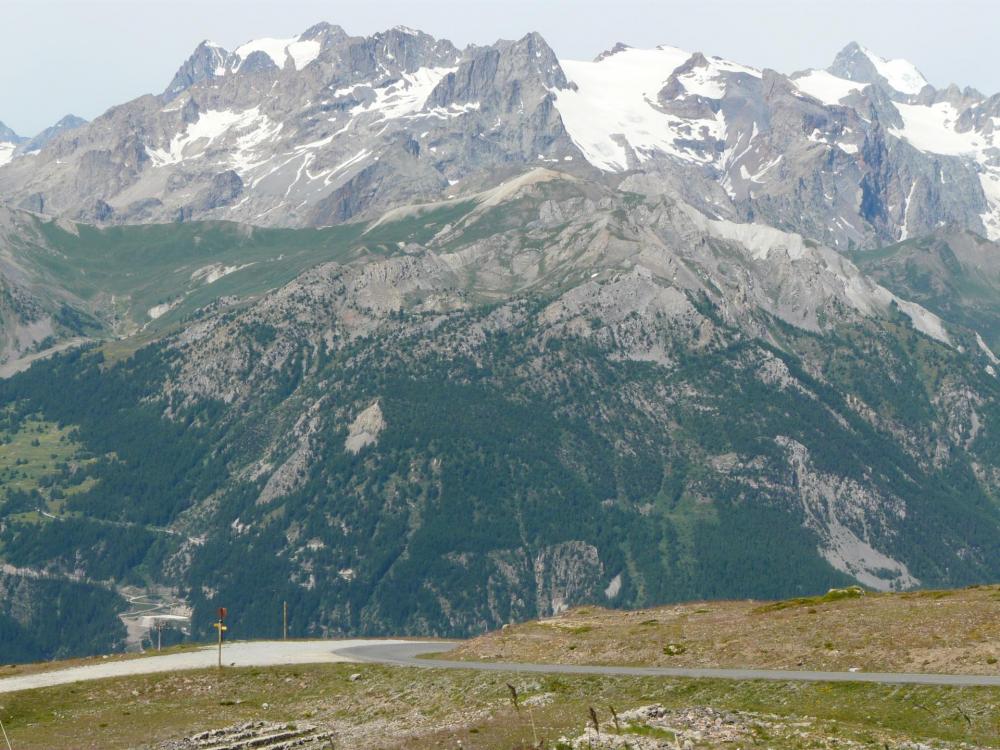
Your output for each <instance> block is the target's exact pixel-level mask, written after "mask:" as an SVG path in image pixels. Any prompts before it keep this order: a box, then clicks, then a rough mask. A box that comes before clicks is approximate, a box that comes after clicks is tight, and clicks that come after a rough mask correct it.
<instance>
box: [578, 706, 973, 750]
mask: <svg viewBox="0 0 1000 750" xmlns="http://www.w3.org/2000/svg"><path fill="white" fill-rule="evenodd" d="M608 724H609V723H608V722H605V724H604V725H603V726H602V725H601V724H600V723H599V722H596V726H593V725H592V726H588V727H587V728H586V730H585V731H584V732H583V733H582V734H580V735H578V736H576V737H574V738H573V739H572V740H570V739H568V738H562V739H561V740H560V743H562V744H564V745H566V746H569V747H572V748H574V750H576V749H580V750H583V749H584V748H586V750H605V749H606V748H607V749H608V750H611V749H612V748H614V749H615V750H618V749H619V748H621V749H622V750H658V749H659V748H670V749H671V750H676V748H681V749H682V750H694V748H718V747H746V746H748V745H760V744H761V743H774V742H779V743H781V744H782V745H784V744H785V743H789V744H791V745H792V746H796V745H797V746H800V747H809V748H817V749H823V750H825V749H827V748H830V749H832V748H837V749H838V750H861V749H862V748H866V747H871V743H866V742H857V741H854V740H850V739H845V738H844V737H843V736H842V735H841V734H840V732H838V731H836V728H835V727H831V726H829V723H828V722H821V721H817V720H815V719H812V718H788V717H780V716H774V715H771V714H761V713H754V712H748V711H726V710H720V709H715V708H712V707H711V706H691V707H688V708H681V709H666V708H664V707H663V706H662V705H660V704H653V705H650V706H643V707H641V708H637V709H634V710H632V711H627V712H625V713H623V714H621V715H620V716H616V717H614V718H613V719H612V720H611V722H610V726H609V725H608ZM885 747H887V748H888V747H890V745H889V744H886V745H885ZM892 747H893V748H897V749H898V750H930V748H932V747H933V748H955V749H956V750H957V749H958V748H961V749H962V750H972V749H973V748H981V747H985V746H983V745H973V744H969V743H966V742H956V743H947V742H946V743H940V742H935V743H933V744H926V743H922V742H914V741H909V740H904V741H901V742H899V743H898V744H895V745H893V746H892Z"/></svg>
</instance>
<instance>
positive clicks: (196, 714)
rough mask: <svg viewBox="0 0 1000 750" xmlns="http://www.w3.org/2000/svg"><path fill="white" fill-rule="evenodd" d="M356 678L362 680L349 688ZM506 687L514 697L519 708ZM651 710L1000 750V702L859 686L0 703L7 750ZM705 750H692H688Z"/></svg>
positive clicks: (649, 683)
mask: <svg viewBox="0 0 1000 750" xmlns="http://www.w3.org/2000/svg"><path fill="white" fill-rule="evenodd" d="M352 673H358V674H360V679H357V680H352V679H351V675H352ZM508 683H510V684H512V685H514V686H516V689H517V692H518V695H519V708H518V709H517V710H515V708H514V707H513V705H512V701H511V693H510V689H509V687H508ZM651 703H660V704H662V705H663V706H665V707H666V708H667V709H669V710H680V709H686V708H689V707H707V706H711V707H713V708H714V709H716V710H727V711H744V712H765V713H767V714H768V715H771V716H773V717H775V718H774V721H776V722H779V723H780V722H787V725H788V728H789V731H788V732H780V733H775V734H774V735H772V737H771V738H769V739H768V741H767V745H766V747H769V748H773V749H774V750H792V748H801V747H803V746H809V747H825V746H827V745H826V744H815V743H812V742H808V743H807V744H806V745H803V744H802V743H803V741H804V740H803V738H802V735H801V734H800V732H799V731H798V730H797V729H796V727H799V726H808V727H810V729H809V737H810V738H813V737H822V738H823V739H824V740H825V739H828V738H836V739H838V740H852V741H855V742H862V743H864V744H866V745H872V746H877V747H879V748H881V747H883V746H884V745H885V744H889V745H890V746H893V747H895V746H898V744H899V743H900V742H901V741H902V740H904V739H908V740H918V741H922V742H932V741H933V742H935V746H937V747H954V745H952V744H948V745H943V746H942V745H939V744H937V743H938V742H945V743H955V742H959V741H961V742H968V743H974V744H975V745H976V746H980V747H1000V725H998V724H997V719H998V706H1000V690H997V689H987V688H937V687H899V686H882V685H862V684H857V683H854V684H835V685H824V684H808V683H780V682H760V681H757V682H754V681H748V682H732V681H724V680H669V679H652V678H641V679H640V678H629V677H618V678H606V677H592V676H565V675H560V676H545V675H537V676H532V677H530V678H526V677H525V676H523V675H513V674H503V673H498V674H492V673H482V672H473V671H468V672H466V671H454V670H447V671H446V670H432V669H414V668H391V667H381V666H373V665H357V664H329V665H313V666H299V667H275V668H267V669H262V668H260V669H258V668H246V669H228V670H224V671H223V672H222V673H218V672H217V671H216V670H199V671H191V672H180V673H173V674H160V675H148V676H137V677H129V678H121V679H110V680H101V681H95V682H86V683H77V684H75V685H64V686H59V687H53V688H45V689H40V690H30V691H23V692H20V693H14V694H9V695H2V696H0V719H2V720H3V722H4V725H5V726H6V728H7V731H8V733H9V734H10V736H11V741H12V742H13V744H14V747H15V748H16V749H17V750H53V749H54V748H59V749H60V750H97V749H98V748H99V749H100V750H117V749H124V748H156V747H158V746H159V745H160V744H161V743H163V742H165V741H169V740H175V739H180V738H182V737H185V736H189V735H191V734H195V733H197V732H199V731H202V730H205V729H210V728H218V727H223V726H230V725H233V724H237V723H240V722H245V721H252V720H267V721H271V722H277V723H289V724H295V723H296V722H302V723H308V724H311V725H314V726H317V727H320V728H322V729H324V730H326V729H329V730H331V731H333V732H334V734H335V737H336V744H335V747H336V748H352V749H356V750H369V749H371V750H374V748H386V749H390V748H406V749H407V750H431V749H432V748H440V747H452V748H454V747H458V746H461V747H464V748H505V749H506V750H509V749H510V748H518V747H522V748H524V747H528V746H530V745H531V744H534V737H535V736H537V737H538V738H539V740H540V741H542V742H543V743H544V744H543V745H542V746H543V747H544V748H546V749H547V750H553V748H557V747H559V744H558V740H559V738H560V737H561V736H564V735H565V736H574V735H578V734H579V733H580V732H581V730H582V729H583V727H584V725H585V724H587V723H588V722H589V721H590V709H591V708H593V709H594V711H595V714H596V716H597V718H598V720H599V721H600V723H601V726H602V731H610V727H611V726H612V725H613V719H612V714H611V708H610V707H611V706H614V707H615V708H616V710H617V711H618V712H624V711H627V710H629V709H631V708H634V707H638V706H643V705H649V704H651ZM696 747H698V748H701V747H702V745H700V744H699V745H696Z"/></svg>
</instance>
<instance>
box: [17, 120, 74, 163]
mask: <svg viewBox="0 0 1000 750" xmlns="http://www.w3.org/2000/svg"><path fill="white" fill-rule="evenodd" d="M86 124H87V121H86V120H84V119H83V118H82V117H77V116H76V115H73V114H69V115H66V116H65V117H63V118H62V119H60V120H59V121H58V122H57V123H56V124H55V125H51V126H49V127H47V128H45V130H43V131H42V132H41V133H39V134H38V135H36V136H35V137H34V138H29V139H22V141H21V144H20V145H19V146H18V149H17V151H18V154H30V153H34V152H35V151H40V150H41V149H43V148H45V147H46V146H47V145H49V143H50V142H52V141H53V140H54V139H55V138H57V137H58V136H60V135H62V134H63V133H68V132H69V131H71V130H76V129H77V128H82V127H83V126H84V125H86Z"/></svg>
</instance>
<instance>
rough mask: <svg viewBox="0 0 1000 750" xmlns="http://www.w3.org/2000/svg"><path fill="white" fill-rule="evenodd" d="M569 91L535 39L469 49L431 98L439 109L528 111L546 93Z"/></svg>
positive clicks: (560, 71) (545, 49) (539, 39)
mask: <svg viewBox="0 0 1000 750" xmlns="http://www.w3.org/2000/svg"><path fill="white" fill-rule="evenodd" d="M568 86H569V82H568V81H567V80H566V75H565V73H564V72H563V69H562V66H561V65H560V64H559V60H558V59H557V58H556V56H555V53H554V52H553V51H552V48H551V47H549V45H548V43H547V42H546V41H545V40H544V39H543V38H542V37H541V35H540V34H538V33H534V32H533V33H531V34H527V35H525V36H524V37H522V38H521V39H518V40H517V41H508V40H501V41H499V42H497V43H496V44H495V45H493V46H491V47H481V48H478V49H474V50H473V51H472V53H471V54H470V55H468V56H467V57H466V58H465V59H464V60H463V61H462V62H461V64H460V65H459V66H458V69H457V70H456V71H455V72H453V73H450V74H449V75H448V76H446V77H445V78H444V79H443V80H442V81H441V82H440V83H439V84H438V85H437V87H436V88H435V89H434V91H433V92H432V94H431V96H430V99H429V102H431V103H433V104H434V105H436V106H440V107H450V106H453V105H463V104H476V103H478V106H479V108H480V109H481V110H485V109H498V108H499V109H501V110H504V111H513V110H517V111H520V112H528V111H533V110H534V109H535V108H536V107H537V106H538V104H539V103H540V102H541V101H542V100H544V99H546V98H547V97H548V96H549V92H550V91H551V90H552V89H564V88H567V87H568Z"/></svg>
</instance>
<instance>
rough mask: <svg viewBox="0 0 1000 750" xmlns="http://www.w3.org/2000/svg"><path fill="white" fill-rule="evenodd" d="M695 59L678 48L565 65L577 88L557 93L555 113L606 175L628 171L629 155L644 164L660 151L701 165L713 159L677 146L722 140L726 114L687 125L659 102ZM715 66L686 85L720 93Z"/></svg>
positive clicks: (627, 51) (632, 51) (626, 51)
mask: <svg viewBox="0 0 1000 750" xmlns="http://www.w3.org/2000/svg"><path fill="white" fill-rule="evenodd" d="M690 57H691V55H690V53H688V52H685V51H684V50H681V49H677V48H676V47H658V48H656V49H652V50H639V49H624V50H622V51H620V52H617V53H616V54H614V55H609V56H607V57H603V58H601V59H600V60H597V61H595V62H585V61H577V60H565V61H561V62H560V65H561V66H562V68H563V70H564V72H565V73H566V77H567V78H568V79H569V80H570V81H572V82H573V83H575V84H576V88H575V89H573V88H567V89H561V90H558V91H555V92H554V93H555V95H556V108H557V109H558V110H559V114H560V115H561V117H562V120H563V124H564V125H565V127H566V130H567V132H568V133H569V136H570V138H571V139H572V140H573V142H574V143H575V144H576V146H577V148H579V149H580V151H582V152H583V155H584V157H586V159H587V161H589V162H590V163H591V164H593V165H594V166H596V167H598V168H599V169H602V170H604V171H607V172H618V171H623V170H625V169H628V167H629V152H631V153H632V154H634V156H635V158H636V159H637V160H638V161H640V162H643V161H647V160H648V159H649V158H651V156H652V155H653V154H654V153H655V152H662V153H665V154H668V155H670V156H673V157H675V158H677V159H681V160H683V161H688V162H696V163H705V162H706V161H707V160H708V159H709V158H710V157H706V156H705V155H704V154H703V153H700V152H697V151H694V150H692V149H690V148H688V147H686V146H684V145H683V144H679V143H678V141H681V140H690V139H703V138H706V137H709V138H717V139H723V138H724V137H725V132H726V122H725V118H724V116H723V115H722V113H721V112H719V113H718V114H717V115H716V116H715V118H713V119H707V118H706V119H696V120H688V119H682V118H679V117H676V116H672V115H669V114H667V113H666V112H664V111H663V110H662V109H661V108H660V106H659V104H658V103H657V97H658V95H659V93H660V90H661V89H662V88H663V87H664V85H666V82H667V79H668V78H670V75H671V74H672V73H673V72H674V71H675V70H676V69H677V68H679V67H680V66H681V65H683V64H684V63H685V62H686V61H687V60H688V59H689V58H690ZM713 62H716V65H715V66H714V67H712V68H710V72H707V73H699V74H697V75H696V76H694V77H692V78H691V79H690V80H689V81H687V82H684V81H682V83H685V84H690V85H691V86H692V87H693V88H694V89H695V92H698V91H704V92H706V93H708V94H711V95H712V96H715V95H717V94H719V92H720V86H719V85H718V83H717V82H716V81H714V80H713V78H714V76H713V75H712V73H713V72H714V74H715V75H717V71H719V70H721V65H719V64H718V61H713ZM685 88H686V89H687V85H685ZM688 90H690V89H688Z"/></svg>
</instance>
